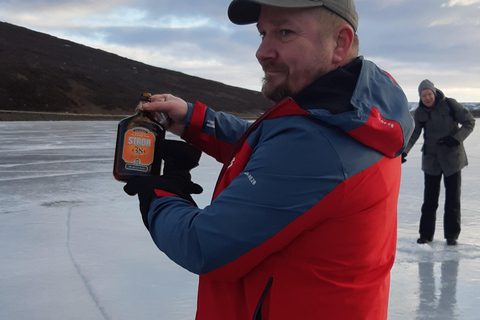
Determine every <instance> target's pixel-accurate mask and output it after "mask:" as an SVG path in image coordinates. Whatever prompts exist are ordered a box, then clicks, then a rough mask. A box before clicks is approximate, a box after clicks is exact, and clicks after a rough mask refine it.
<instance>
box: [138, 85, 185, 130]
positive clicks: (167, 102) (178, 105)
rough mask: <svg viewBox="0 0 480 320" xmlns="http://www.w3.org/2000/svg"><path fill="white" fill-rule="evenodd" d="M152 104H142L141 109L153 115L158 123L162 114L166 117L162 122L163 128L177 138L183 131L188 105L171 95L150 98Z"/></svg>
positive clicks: (158, 95)
mask: <svg viewBox="0 0 480 320" xmlns="http://www.w3.org/2000/svg"><path fill="white" fill-rule="evenodd" d="M151 101H152V102H149V103H147V102H144V103H143V104H142V109H143V110H145V111H147V112H150V113H152V114H153V116H154V117H155V119H156V120H158V121H160V120H161V118H162V115H161V114H162V113H163V114H165V115H167V116H168V119H167V121H164V122H162V125H163V126H164V128H165V129H166V130H168V131H170V132H172V133H173V134H176V135H177V136H181V135H182V134H183V133H184V131H185V121H186V118H187V110H188V105H187V102H185V101H184V100H182V99H180V98H178V97H175V96H173V95H171V94H156V95H153V96H152V97H151Z"/></svg>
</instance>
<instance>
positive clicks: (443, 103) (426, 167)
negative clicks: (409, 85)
mask: <svg viewBox="0 0 480 320" xmlns="http://www.w3.org/2000/svg"><path fill="white" fill-rule="evenodd" d="M418 94H419V95H420V102H419V104H418V108H417V109H416V110H415V114H414V117H413V118H414V119H415V130H414V131H413V134H412V136H411V138H410V141H409V142H408V144H407V148H406V149H405V152H404V153H403V154H402V158H403V161H406V156H407V153H408V152H410V150H411V149H412V147H413V146H414V145H415V142H417V140H418V138H419V137H420V133H421V132H422V130H423V139H424V143H423V146H422V170H423V171H424V178H425V189H424V193H423V205H422V209H421V211H422V215H421V218H420V227H419V233H420V238H418V239H417V243H419V244H424V243H428V242H432V241H433V236H434V234H435V222H436V217H437V208H438V197H439V196H440V182H441V181H442V175H443V182H444V185H445V207H444V208H445V214H444V216H443V236H444V238H445V239H446V241H447V245H457V244H458V242H457V240H458V236H459V235H460V231H461V226H460V220H461V210H460V207H461V206H460V194H461V186H462V173H461V171H462V169H463V168H464V167H465V166H466V165H467V164H468V161H467V154H466V153H465V148H464V146H463V141H464V140H465V139H466V138H467V137H468V136H469V135H470V133H472V131H473V128H474V127H475V119H474V118H473V116H472V114H471V113H470V112H469V111H468V109H467V108H465V107H464V106H463V105H461V104H460V103H458V102H457V101H456V100H455V99H452V98H447V97H445V95H444V94H443V92H442V91H441V90H439V89H437V88H435V86H434V84H433V83H432V82H431V81H430V80H428V79H425V80H423V81H422V82H421V83H420V85H419V86H418Z"/></svg>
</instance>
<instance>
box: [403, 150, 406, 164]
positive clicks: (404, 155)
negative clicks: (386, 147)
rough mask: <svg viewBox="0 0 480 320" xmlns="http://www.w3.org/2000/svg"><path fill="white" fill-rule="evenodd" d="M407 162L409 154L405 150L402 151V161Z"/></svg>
mask: <svg viewBox="0 0 480 320" xmlns="http://www.w3.org/2000/svg"><path fill="white" fill-rule="evenodd" d="M405 162H407V154H406V153H405V152H402V163H405Z"/></svg>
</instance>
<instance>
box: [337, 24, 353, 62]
mask: <svg viewBox="0 0 480 320" xmlns="http://www.w3.org/2000/svg"><path fill="white" fill-rule="evenodd" d="M354 36H355V34H354V32H353V29H352V27H350V26H349V25H348V24H344V25H342V26H340V27H339V28H338V31H337V36H336V46H335V49H334V51H333V57H332V62H333V64H335V65H336V66H343V65H345V64H347V63H349V62H350V59H348V58H349V52H350V48H351V47H352V44H353V39H354Z"/></svg>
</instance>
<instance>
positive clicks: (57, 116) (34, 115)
mask: <svg viewBox="0 0 480 320" xmlns="http://www.w3.org/2000/svg"><path fill="white" fill-rule="evenodd" d="M232 114H235V113H232ZM128 116H131V114H130V115H128V114H96V113H92V114H88V113H68V112H37V111H17V110H0V121H119V120H122V119H124V118H126V117H128ZM237 116H239V117H240V118H243V119H246V120H255V119H257V118H258V117H259V116H260V115H249V114H237Z"/></svg>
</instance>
